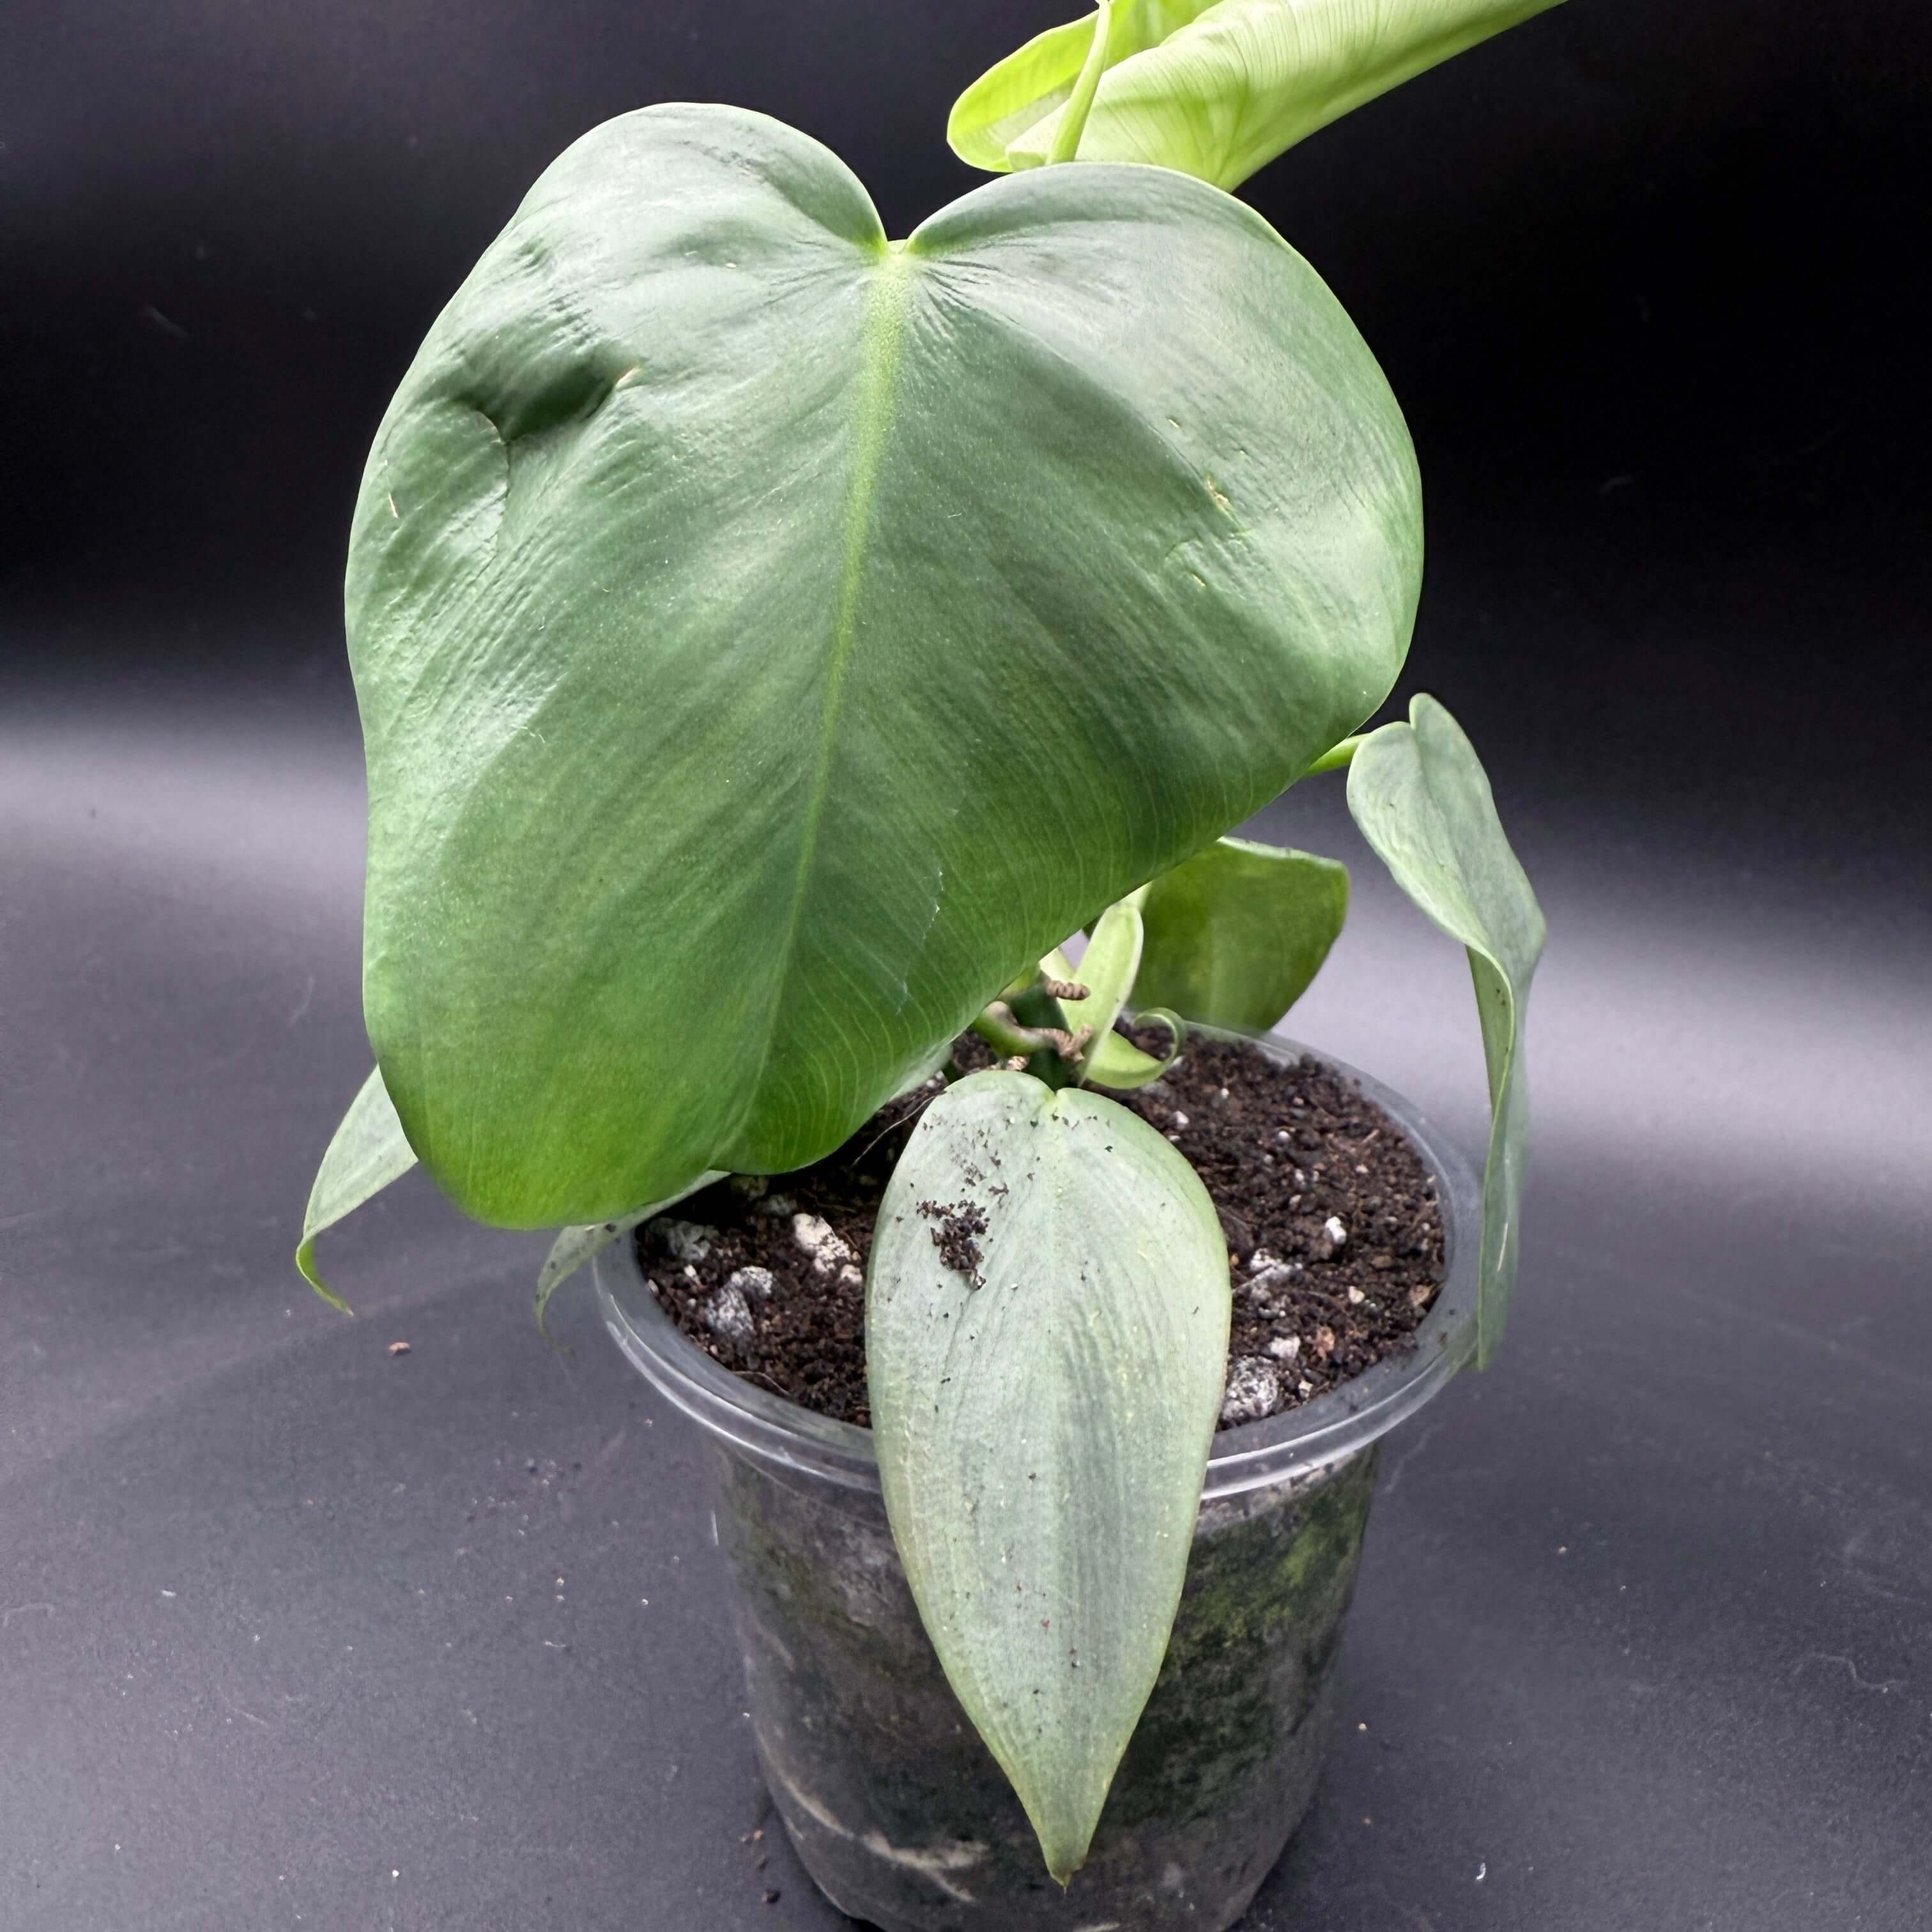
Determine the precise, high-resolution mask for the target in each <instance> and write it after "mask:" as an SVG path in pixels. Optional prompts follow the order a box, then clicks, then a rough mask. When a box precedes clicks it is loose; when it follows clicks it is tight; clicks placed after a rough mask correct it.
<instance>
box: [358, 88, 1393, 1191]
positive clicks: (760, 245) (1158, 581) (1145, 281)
mask: <svg viewBox="0 0 1932 1932" xmlns="http://www.w3.org/2000/svg"><path fill="white" fill-rule="evenodd" d="M1420 560H1421V550H1420V517H1419V508H1418V490H1417V481H1416V475H1415V463H1414V458H1413V455H1412V451H1411V449H1410V446H1409V439H1408V436H1407V434H1406V431H1405V429H1404V428H1403V422H1402V419H1401V417H1400V413H1399V412H1398V411H1397V408H1396V406H1395V403H1394V399H1393V398H1391V395H1389V392H1388V387H1387V386H1386V384H1385V383H1384V381H1383V380H1382V374H1381V372H1380V371H1379V370H1378V369H1377V368H1376V365H1375V362H1374V360H1373V358H1372V357H1371V356H1370V354H1369V352H1368V350H1367V348H1366V347H1364V344H1363V343H1362V341H1361V338H1360V337H1359V336H1358V335H1357V334H1356V332H1355V329H1354V328H1353V327H1352V325H1351V324H1350V323H1349V320H1348V318H1347V317H1346V315H1344V314H1343V311H1342V310H1341V308H1340V306H1339V305H1337V302H1335V300H1334V297H1333V296H1331V295H1330V293H1328V290H1327V289H1326V288H1325V287H1323V285H1322V283H1321V281H1319V278H1317V277H1316V275H1315V274H1314V273H1313V271H1312V270H1311V269H1310V268H1309V267H1308V266H1307V264H1306V263H1304V262H1303V261H1302V260H1301V258H1300V257H1298V256H1297V255H1295V254H1294V252H1293V251H1292V250H1291V249H1289V248H1288V246H1287V245H1286V244H1285V243H1284V242H1283V241H1282V240H1281V239H1280V237H1279V236H1277V235H1276V234H1275V233H1274V231H1273V230H1272V229H1270V228H1269V227H1268V226H1267V225H1266V223H1264V222H1263V221H1262V220H1260V219H1259V217H1257V216H1256V215H1255V214H1253V212H1252V211H1250V210H1249V209H1247V208H1244V206H1242V205H1241V204H1240V203H1239V202H1235V201H1234V200H1232V199H1229V198H1228V197H1227V196H1223V195H1220V194H1218V193H1215V192H1214V190H1211V189H1209V188H1208V187H1204V186H1203V185H1202V184H1200V183H1199V182H1198V181H1190V180H1188V179H1187V178H1184V177H1183V176H1181V175H1175V174H1172V173H1169V172H1165V171H1163V170H1160V169H1146V168H1053V169H1045V170H1042V171H1036V172H1034V173H1032V174H1030V175H1025V176H1022V177H1018V178H1012V179H1009V180H1003V181H995V182H992V183H990V184H988V185H987V186H986V187H983V188H981V189H980V190H977V191H976V192H974V193H971V194H970V195H968V196H966V197H965V199H963V200H962V201H960V202H956V203H955V204H954V205H953V206H951V207H950V208H947V209H945V210H944V211H942V212H941V214H938V215H936V216H935V217H933V218H932V220H929V221H928V222H926V223H924V224H923V225H922V226H921V227H920V228H919V229H918V230H917V232H916V233H915V234H914V235H913V236H912V237H911V238H910V240H908V241H907V242H904V243H902V244H892V245H889V244H888V243H887V242H886V239H885V236H884V235H883V233H882V231H881V230H880V226H879V222H878V217H877V214H875V213H874V211H873V208H872V206H871V202H869V201H868V199H866V196H865V193H864V191H863V190H862V188H861V187H859V184H858V182H857V181H856V180H854V179H853V177H852V175H850V173H849V172H847V170H846V169H844V167H843V166H841V164H840V163H839V162H838V160H836V159H835V158H834V157H833V156H832V155H831V154H829V153H828V152H827V151H826V150H825V149H824V148H821V147H820V146H818V145H817V144H816V143H815V142H812V141H811V140H808V139H806V138H805V136H803V135H801V134H799V133H795V132H793V130H790V129H789V128H787V127H784V126H782V125H781V124H779V123H778V122H776V121H770V120H767V119H766V118H763V117H762V116H760V115H754V114H748V113H742V112H740V111H739V110H735V109H729V108H722V107H662V108H652V109H647V110H643V111H642V112H640V113H635V114H631V115H625V116H624V117H623V118H621V119H619V120H617V121H612V122H610V123H609V124H607V125H606V126H604V127H601V128H598V129H597V130H595V132H593V133H590V134H589V135H587V136H585V137H584V138H583V139H582V140H581V141H580V142H577V145H575V146H574V147H573V148H571V149H570V150H569V151H568V152H567V153H566V154H564V155H563V156H562V158H561V159H560V160H558V161H557V162H556V163H555V164H554V165H553V166H552V167H551V168H550V169H549V171H548V172H547V173H546V174H545V175H544V177H543V178H542V179H541V181H538V184H536V186H535V187H534V188H533V189H532V190H531V193H530V194H529V196H528V197H527V199H526V200H525V201H524V202H523V205H522V207H521V208H520V209H519V210H518V211H517V214H516V215H515V217H514V218H513V219H512V220H511V223H510V225H509V226H508V228H507V229H505V231H504V233H503V234H502V236H500V237H499V239H497V240H496V242H494V243H493V244H492V245H491V246H490V248H489V249H488V251H487V252H486V253H485V254H484V257H483V259H482V260H481V262H480V263H478V265H477V267H476V268H475V270H474V271H473V272H472V274H471V275H470V276H469V279H468V281H466V283H465V284H464V285H463V287H462V289H461V290H460V291H459V292H458V294H457V295H456V296H455V299H453V300H452V302H451V303H450V305H449V308H447V309H446V311H444V313H443V316H442V317H441V318H440V320H438V322H437V324H436V326H435V327H434V329H433V330H432V331H431V334H430V336H429V338H428V341H427V342H426V343H425V344H424V346H423V348H422V351H421V352H420V353H419V355H418V356H417V358H416V362H415V364H414V365H413V367H412V368H411V369H410V372H409V374H408V375H407V377H405V378H404V382H403V384H402V386H401V389H400V390H399V392H398V395H397V396H396V398H395V402H394V403H393V404H392V406H391V407H390V410H389V414H388V416H386V419H384V422H383V426H382V428H381V430H380V433H379V434H378V436H377V443H376V446H375V449H374V452H373V454H372V455H371V458H370V462H369V466H368V472H367V474H366V476H365V482H364V486H363V490H362V497H361V500H360V502H359V506H358V508H357V512H356V523H355V526H354V530H353V535H352V539H351V547H350V568H349V578H348V589H347V611H348V622H349V636H350V650H351V654H352V658H353V664H354V669H355V673H356V689H357V695H358V698H359V703H360V705H361V708H362V718H363V723H364V730H365V739H366V744H367V751H368V775H369V793H370V835H369V871H368V906H367V919H366V925H365V961H364V966H365V971H364V986H365V1007H366V1016H367V1019H368V1026H369V1031H370V1034H371V1039H372V1040H374V1043H375V1046H376V1049H377V1055H378V1058H379V1059H380V1062H381V1064H382V1067H383V1075H384V1077H385V1079H386V1081H387V1082H388V1086H389V1092H390V1094H391V1095H392V1097H394V1100H395V1105H396V1107H397V1109H398V1112H399V1114H400V1115H401V1118H402V1121H403V1123H404V1126H405V1127H407V1130H408V1132H409V1137H410V1141H411V1142H412V1143H413V1145H414V1146H415V1148H416V1151H417V1152H418V1153H419V1154H420V1155H421V1156H422V1160H423V1161H424V1163H425V1166H427V1167H428V1168H429V1169H430V1170H431V1172H432V1173H433V1174H434V1175H435V1177H436V1178H437V1180H438V1181H440V1183H441V1184H443V1186H444V1187H445V1188H446V1189H447V1190H449V1193H452V1195H453V1196H455V1199H456V1200H457V1202H458V1204H459V1205H461V1206H462V1207H463V1208H466V1209H467V1210H468V1211H469V1212H471V1213H472V1214H475V1215H476V1216H478V1217H479V1218H481V1219H483V1220H490V1221H493V1222H496V1223H500V1224H503V1225H508V1226H555V1225H556V1224H558V1223H564V1222H574V1223H589V1222H595V1221H599V1220H607V1219H610V1218H612V1217H613V1216H616V1215H619V1214H623V1213H625V1212H626V1211H629V1210H630V1209H631V1208H634V1206H635V1205H636V1204H637V1202H640V1201H645V1200H653V1199H661V1198H663V1197H664V1196H667V1195H670V1194H673V1193H676V1192H677V1190H679V1189H680V1188H681V1187H684V1186H685V1185H686V1184H688V1182H689V1181H691V1180H692V1179H694V1178H695V1177H696V1176H697V1175H699V1174H700V1173H702V1172H705V1171H706V1170H707V1169H725V1170H727V1171H730V1172H781V1171H783V1170H785V1169H790V1168H793V1167H796V1166H800V1165H802V1164H803V1163H805V1162H807V1161H809V1160H813V1159H815V1158H817V1157H819V1156H820V1155H822V1154H825V1153H826V1152H827V1151H829V1150H830V1149H831V1148H833V1147H835V1145H838V1142H840V1141H841V1139H844V1137H845V1136H847V1134H849V1133H851V1132H853V1130H856V1128H857V1127H859V1124H861V1123H862V1121H864V1120H865V1118H866V1117H867V1115H868V1114H869V1113H870V1112H871V1111H872V1109H874V1108H875V1107H876V1106H877V1105H878V1104H879V1103H880V1101H882V1100H883V1099H884V1098H885V1097H886V1096H887V1095H888V1094H891V1093H892V1091H894V1089H895V1087H896V1086H897V1085H898V1083H899V1082H901V1079H903V1078H904V1076H907V1074H908V1073H910V1072H911V1071H912V1070H913V1069H914V1068H915V1067H916V1066H917V1065H918V1064H919V1063H920V1062H921V1061H922V1058H923V1057H924V1056H925V1055H926V1054H927V1053H928V1052H930V1050H931V1049H932V1048H933V1047H934V1046H935V1045H936V1044H937V1043H939V1042H941V1041H943V1040H947V1039H950V1037H952V1036H953V1034H955V1033H956V1032H957V1031H959V1028H961V1027H962V1026H963V1025H965V1023H966V1022H967V1021H968V1019H971V1016H973V1014H974V1013H976V1012H977V1011H978V1010H980V1008H981V1007H983V1006H984V1005H985V1004H986V1001H988V1000H989V998H991V997H992V995H994V994H995V993H996V992H998V989H1000V987H1001V986H1003V985H1004V984H1005V983H1007V981H1008V980H1010V978H1011V977H1013V974H1015V972H1016V971H1018V970H1019V968H1020V967H1021V966H1022V965H1023V964H1024V963H1025V962H1027V961H1029V960H1032V959H1037V958H1039V957H1040V955H1041V953H1043V952H1044V951H1045V950H1046V948H1047V947H1049V946H1050V945H1052V944H1054V943H1055V941H1058V939H1059V938H1061V936H1062V935H1064V934H1066V933H1067V932H1070V931H1072V930H1073V929H1075V928H1076V927H1078V926H1081V925H1082V924H1084V923H1085V922H1086V921H1087V920H1088V919H1092V918H1094V916H1096V915H1097V913H1098V911H1099V910H1100V908H1101V907H1103V906H1105V905H1106V904H1108V903H1109V901H1112V900H1113V899H1115V898H1118V897H1119V896H1120V895H1121V894H1122V893H1123V892H1126V891H1127V890H1130V889H1131V888H1133V886H1136V885H1138V884H1139V883H1140V882H1141V881H1142V880H1145V879H1147V878H1149V877H1152V876H1153V875H1154V874H1156V873H1157V872H1160V871H1164V870H1165V869H1166V868H1167V867H1168V866H1169V865H1172V864H1173V863H1174V862H1175V861H1176V860H1177V859H1179V858H1181V856H1183V855H1184V854H1185V853H1187V852H1189V851H1190V850H1193V849H1194V848H1195V847H1197V846H1199V845H1200V844H1202V842H1203V841H1205V839H1207V838H1211V837H1212V836H1213V835H1214V834H1215V833H1216V832H1219V831H1220V830H1222V829H1225V828H1226V826H1229V825H1230V824H1232V823H1235V822H1236V821H1238V820H1239V819H1240V818H1241V817H1242V816H1243V815H1244V814H1246V813H1247V812H1250V811H1253V810H1254V809H1256V808H1258V807H1259V805H1261V804H1262V803H1263V802H1265V801H1266V800H1267V799H1269V798H1271V797H1272V796H1274V794H1275V793H1277V791H1279V790H1280V789H1281V788H1282V787H1283V786H1284V785H1286V784H1288V783H1289V781H1292V779H1293V778H1295V776H1296V775H1298V773H1300V772H1301V771H1302V770H1303V769H1304V768H1305V767H1306V766H1307V764H1308V763H1309V761H1310V760H1311V759H1312V758H1313V757H1314V756H1315V755H1316V753H1318V752H1319V751H1321V750H1322V749H1323V748H1325V746H1327V745H1329V744H1331V743H1332V742H1334V740H1335V739H1336V738H1337V737H1338V736H1340V735H1341V734H1342V733H1344V732H1346V730H1349V729H1350V728H1351V727H1352V726H1353V725H1355V724H1357V723H1358V722H1359V721H1361V718H1363V717H1364V715H1367V713H1368V712H1370V711H1371V710H1372V709H1373V708H1374V706H1376V704H1377V703H1379V701H1380V700H1381V699H1382V696H1383V695H1384V694H1385V692H1386V691H1387V690H1388V687H1389V685H1390V684H1391V682H1392V681H1393V679H1394V676H1395V674H1396V672H1397V668H1398V667H1399V666H1400V663H1401V661H1402V657H1403V652H1404V650H1405V649H1406V644H1407V640H1408V637H1409V628H1410V624H1411V621H1412V615H1413V611H1414V607H1415V598H1416V594H1417V586H1418V575H1419V568H1420ZM1096 679H1101V680H1103V682H1104V685H1105V688H1106V702H1105V703H1102V704H1093V703H1087V704H1081V705H1077V706H1076V705H1074V704H1071V703H1068V702H1067V701H1066V700H1065V699H1064V697H1063V696H1062V695H1061V694H1064V693H1065V692H1067V691H1072V690H1082V689H1091V688H1093V686H1094V681H1095V680H1096Z"/></svg>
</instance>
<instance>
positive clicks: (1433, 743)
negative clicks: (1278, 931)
mask: <svg viewBox="0 0 1932 1932" xmlns="http://www.w3.org/2000/svg"><path fill="white" fill-rule="evenodd" d="M1349 810H1350V811H1352V813H1353V814H1355V823H1357V824H1358V825H1359V826H1361V829H1362V835H1363V836H1364V838H1367V840H1368V841H1369V843H1370V844H1371V845H1372V846H1373V847H1375V849H1376V853H1378V855H1379V856H1380V857H1381V859H1382V862H1384V864H1385V865H1387V866H1388V868H1389V870H1390V871H1391V873H1392V874H1394V877H1395V880H1396V882H1397V884H1398V885H1400V886H1401V887H1402V889H1403V891H1404V892H1406V893H1408V895H1409V897H1410V898H1412V899H1413V900H1414V901H1415V903H1416V904H1418V906H1420V907H1421V908H1422V910H1424V912H1426V913H1427V914H1428V915H1429V916H1430V918H1431V919H1433V920H1434V921H1435V922H1436V924H1437V925H1438V926H1440V927H1441V928H1442V930H1443V931H1444V932H1446V933H1448V935H1449V936H1450V938H1452V939H1457V940H1460V941H1462V943H1463V945H1464V946H1466V947H1468V949H1469V971H1470V974H1471V977H1472V978H1473V980H1475V989H1476V1013H1477V1016H1478V1019H1479V1020H1480V1021H1481V1025H1482V1029H1483V1055H1484V1061H1485V1062H1486V1064H1487V1068H1488V1073H1489V1086H1490V1116H1491V1122H1490V1149H1489V1159H1488V1162H1487V1166H1485V1168H1484V1174H1483V1253H1482V1278H1481V1289H1480V1292H1479V1299H1478V1305H1477V1329H1476V1334H1477V1359H1478V1361H1479V1362H1480V1363H1482V1364H1487V1362H1488V1361H1489V1359H1490V1355H1491V1354H1492V1352H1493V1351H1494V1349H1495V1348H1496V1344H1497V1343H1498V1342H1499V1340H1501V1339H1502V1331H1503V1318H1504V1315H1505V1311H1506V1310H1507V1308H1508V1302H1509V1295H1510V1290H1511V1288H1512V1287H1513V1286H1514V1284H1515V1281H1516V1273H1517V1222H1518V1217H1519V1214H1520V1209H1521V1205H1522V1199H1523V1169H1524V1164H1525V1162H1526V1160H1527V1159H1528V1156H1529V1093H1528V1090H1527V1088H1526V1085H1525V1082H1524V1079H1523V1014H1524V1010H1525V1007H1526V1005H1527V1004H1528V1002H1529V983H1530V979H1531V977H1532V974H1534V973H1535V970H1536V962H1537V960H1538V959H1539V958H1540V957H1541V954H1542V952H1543V941H1544V922H1543V910H1542V908H1541V907H1540V906H1538V904H1537V902H1536V895H1535V892H1532V890H1531V889H1530V884H1529V880H1528V878H1526V877H1525V876H1524V874H1523V867H1522V866H1521V865H1520V864H1518V863H1517V856H1516V854H1515V853H1514V852H1513V851H1512V850H1511V849H1510V843H1509V841H1508V838H1506V837H1505V835H1504V833H1503V829H1502V822H1501V820H1499V818H1498V817H1497V816H1496V800H1495V799H1494V798H1493V796H1491V794H1490V781H1489V779H1488V778H1487V777H1486V776H1485V775H1484V772H1483V767H1482V765H1481V762H1480V761H1479V760H1478V758H1477V757H1476V754H1475V751H1474V749H1473V748H1472V746H1471V745H1470V743H1469V739H1467V738H1466V737H1465V736H1463V728H1462V727H1461V726H1460V725H1459V724H1457V722H1456V721H1455V719H1454V718H1452V717H1451V716H1450V715H1449V713H1448V712H1447V711H1446V710H1445V709H1443V707H1442V706H1441V705H1440V704H1439V703H1436V700H1435V699H1434V698H1433V697H1420V696H1419V697H1417V698H1416V699H1415V700H1414V702H1413V703H1411V705H1410V706H1409V722H1408V723H1407V724H1386V725H1385V726H1383V727H1382V729H1381V730H1379V731H1373V732H1371V733H1370V734H1369V736H1367V738H1366V739H1364V741H1363V742H1362V745H1361V748H1360V750H1358V751H1357V752H1356V754H1355V763H1353V764H1352V766H1350V767H1349Z"/></svg>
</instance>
